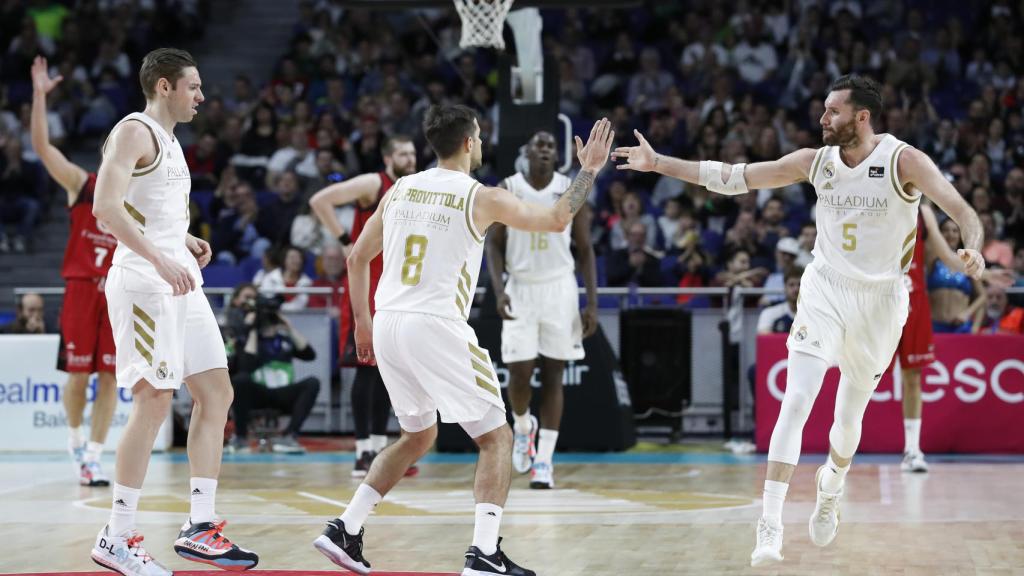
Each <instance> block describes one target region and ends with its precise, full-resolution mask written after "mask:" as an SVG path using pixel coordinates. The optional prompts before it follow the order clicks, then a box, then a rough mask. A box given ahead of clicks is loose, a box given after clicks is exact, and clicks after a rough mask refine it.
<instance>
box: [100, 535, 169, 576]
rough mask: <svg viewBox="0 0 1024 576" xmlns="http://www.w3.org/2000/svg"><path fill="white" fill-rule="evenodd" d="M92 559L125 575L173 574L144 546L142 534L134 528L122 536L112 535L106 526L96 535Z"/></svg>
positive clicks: (163, 575) (167, 575)
mask: <svg viewBox="0 0 1024 576" xmlns="http://www.w3.org/2000/svg"><path fill="white" fill-rule="evenodd" d="M91 556H92V561H93V562H95V563H97V564H99V565H100V566H103V567H104V568H106V569H108V570H113V571H114V572H118V573H120V574H122V575H123V576H172V572H171V571H170V570H168V569H167V568H165V567H164V566H162V565H161V564H160V563H159V562H157V561H156V560H154V559H153V557H152V556H150V555H149V553H148V552H146V549H145V548H143V547H142V534H139V532H138V531H137V530H135V529H134V528H133V529H132V530H129V531H128V532H126V533H125V534H122V535H120V536H111V535H110V534H109V530H108V529H107V527H106V526H104V527H103V529H102V530H100V533H99V534H98V535H97V536H96V545H95V546H93V547H92V554H91Z"/></svg>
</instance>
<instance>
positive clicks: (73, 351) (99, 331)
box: [31, 56, 117, 486]
mask: <svg viewBox="0 0 1024 576" xmlns="http://www.w3.org/2000/svg"><path fill="white" fill-rule="evenodd" d="M62 79H63V77H61V76H57V77H55V78H50V75H49V73H48V72H47V67H46V59H45V58H43V57H41V56H37V57H36V59H35V61H34V62H33V63H32V89H33V90H32V115H31V129H32V147H33V148H34V149H35V151H36V154H38V155H39V158H40V159H41V160H42V161H43V166H45V167H46V171H47V172H48V173H49V174H50V176H51V177H52V178H53V179H54V180H56V181H57V183H58V184H60V185H61V187H63V188H64V189H65V190H67V193H68V210H69V211H70V214H71V234H70V236H69V237H68V245H67V248H66V250H65V252H64V265H63V267H62V269H61V276H62V277H63V278H64V281H65V284H66V287H65V289H64V305H63V307H62V309H61V317H60V330H61V346H60V350H59V351H58V359H57V367H58V368H59V369H61V370H64V371H66V372H67V373H68V383H67V385H66V386H65V387H64V395H63V396H64V398H63V400H64V410H65V412H66V413H67V419H68V429H69V432H70V435H69V437H68V451H69V452H70V453H71V456H72V458H73V459H74V462H75V468H76V470H77V473H78V479H79V483H80V484H82V485H83V486H109V485H110V480H109V479H108V478H107V477H106V476H105V475H104V474H103V469H102V468H101V467H100V460H99V459H100V454H102V452H103V443H104V442H105V441H106V439H107V431H108V430H109V429H110V421H111V419H112V418H113V416H114V408H115V407H116V406H117V383H116V381H115V379H114V336H113V332H112V331H111V328H110V319H109V318H108V316H107V298H106V296H105V295H104V293H103V283H104V281H105V279H106V276H107V270H108V269H109V268H110V260H111V258H112V257H113V255H114V248H115V247H116V246H117V240H116V239H114V237H113V236H111V235H110V234H108V233H107V232H106V231H105V230H103V229H102V228H101V227H100V225H99V224H98V222H97V221H96V217H95V216H93V215H92V198H93V189H94V188H95V186H96V174H95V173H92V172H86V171H85V170H83V169H82V168H81V167H79V166H77V165H75V164H74V163H73V162H71V161H69V160H68V159H67V158H66V157H65V156H64V154H62V153H61V151H60V150H58V149H57V147H56V146H54V145H52V144H50V136H49V126H48V122H47V119H46V114H47V111H46V95H47V94H48V93H49V92H50V91H51V90H53V89H54V88H55V87H56V86H57V84H59V83H60V81H61V80H62ZM93 372H98V373H99V374H98V384H97V387H96V395H95V400H94V402H93V408H92V426H91V429H90V433H89V441H88V442H86V441H85V437H84V436H83V434H82V420H83V417H84V415H85V405H86V403H87V400H86V389H87V388H88V386H89V375H90V374H92V373H93Z"/></svg>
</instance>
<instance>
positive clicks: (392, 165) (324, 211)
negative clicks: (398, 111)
mask: <svg viewBox="0 0 1024 576" xmlns="http://www.w3.org/2000/svg"><path fill="white" fill-rule="evenodd" d="M381 152H382V155H383V157H384V166H385V168H384V170H382V171H381V172H371V173H367V174H361V175H359V176H356V177H355V178H352V179H351V180H346V181H344V182H339V183H337V184H331V185H330V186H328V187H326V188H324V189H323V190H320V191H319V192H317V193H316V194H314V195H313V197H312V198H310V199H309V206H310V207H311V208H312V209H313V212H315V213H316V215H317V218H319V219H320V222H321V223H322V224H323V225H324V226H326V227H327V229H328V230H330V232H331V234H332V235H333V236H335V237H337V238H338V241H339V242H340V243H341V247H342V251H343V252H344V255H345V257H346V258H347V257H348V252H349V250H350V249H351V247H352V244H353V243H354V242H355V241H356V239H358V238H359V233H360V232H362V230H363V225H364V224H366V221H367V220H369V219H370V216H372V215H373V213H374V211H376V210H377V205H378V204H379V203H380V201H381V198H383V197H384V194H385V193H387V191H388V189H389V188H391V185H392V184H394V183H395V181H396V180H398V179H399V178H401V177H403V176H407V175H409V174H412V173H414V172H416V147H415V145H413V143H412V139H411V138H409V137H408V136H400V135H395V136H391V137H390V138H388V139H387V140H386V141H385V142H384V146H383V147H382V149H381ZM348 204H353V205H354V206H355V209H356V214H355V218H354V219H353V221H352V230H351V231H349V232H346V231H345V229H344V228H342V226H341V223H340V222H338V218H337V217H336V216H335V214H334V208H335V207H336V206H345V205H348ZM383 269H384V260H383V259H382V257H381V256H380V255H378V256H377V257H376V258H374V259H373V260H372V261H371V262H370V294H373V293H375V292H376V290H377V282H378V281H380V275H381V272H382V271H383ZM343 287H344V288H345V293H344V295H343V296H342V305H341V327H340V331H339V337H338V348H339V358H340V360H341V364H342V366H355V368H356V378H355V382H353V384H352V398H351V399H352V417H353V419H354V420H355V429H356V465H355V467H354V468H353V470H352V476H354V477H357V478H362V477H363V476H365V475H366V472H367V471H368V470H369V469H370V463H371V462H372V461H373V458H374V456H376V455H377V453H379V452H380V451H381V450H383V449H384V447H385V446H387V441H388V437H387V425H388V418H389V416H390V414H391V402H390V400H389V398H388V393H387V390H386V389H385V388H384V380H383V379H381V377H380V372H379V371H378V370H377V366H375V365H371V364H366V363H361V362H359V361H358V360H357V359H356V355H355V339H354V338H352V330H353V326H354V323H353V322H352V305H351V302H350V300H349V295H348V278H347V276H346V278H345V280H344V282H343ZM373 309H374V308H373V299H372V298H371V299H370V312H371V314H372V313H373ZM410 473H415V467H413V468H410Z"/></svg>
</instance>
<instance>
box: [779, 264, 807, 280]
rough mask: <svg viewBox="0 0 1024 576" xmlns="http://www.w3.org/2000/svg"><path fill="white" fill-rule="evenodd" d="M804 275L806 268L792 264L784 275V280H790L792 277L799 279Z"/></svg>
mask: <svg viewBox="0 0 1024 576" xmlns="http://www.w3.org/2000/svg"><path fill="white" fill-rule="evenodd" d="M803 275H804V269H803V268H801V267H799V266H791V267H790V268H789V270H787V271H786V273H785V274H784V275H783V276H782V281H783V282H789V279H790V278H796V279H797V280H799V279H800V278H801V277H802V276H803Z"/></svg>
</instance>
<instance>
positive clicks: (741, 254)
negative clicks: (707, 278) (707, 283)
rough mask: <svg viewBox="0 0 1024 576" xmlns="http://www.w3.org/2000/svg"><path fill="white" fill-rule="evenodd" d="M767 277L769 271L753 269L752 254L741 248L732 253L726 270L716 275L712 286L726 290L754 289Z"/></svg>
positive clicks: (727, 261)
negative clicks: (741, 287) (751, 264)
mask: <svg viewBox="0 0 1024 576" xmlns="http://www.w3.org/2000/svg"><path fill="white" fill-rule="evenodd" d="M767 275H768V270H766V269H764V268H751V267H750V252H748V251H746V250H744V249H742V248H739V249H734V250H733V251H732V253H731V254H730V255H729V258H728V259H727V260H726V265H725V270H722V271H721V272H719V273H718V274H716V275H715V279H714V282H713V283H712V284H713V285H714V286H724V287H726V288H733V287H736V286H743V287H744V288H753V287H755V286H759V285H760V284H761V282H762V281H763V280H764V278H765V276H767Z"/></svg>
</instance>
